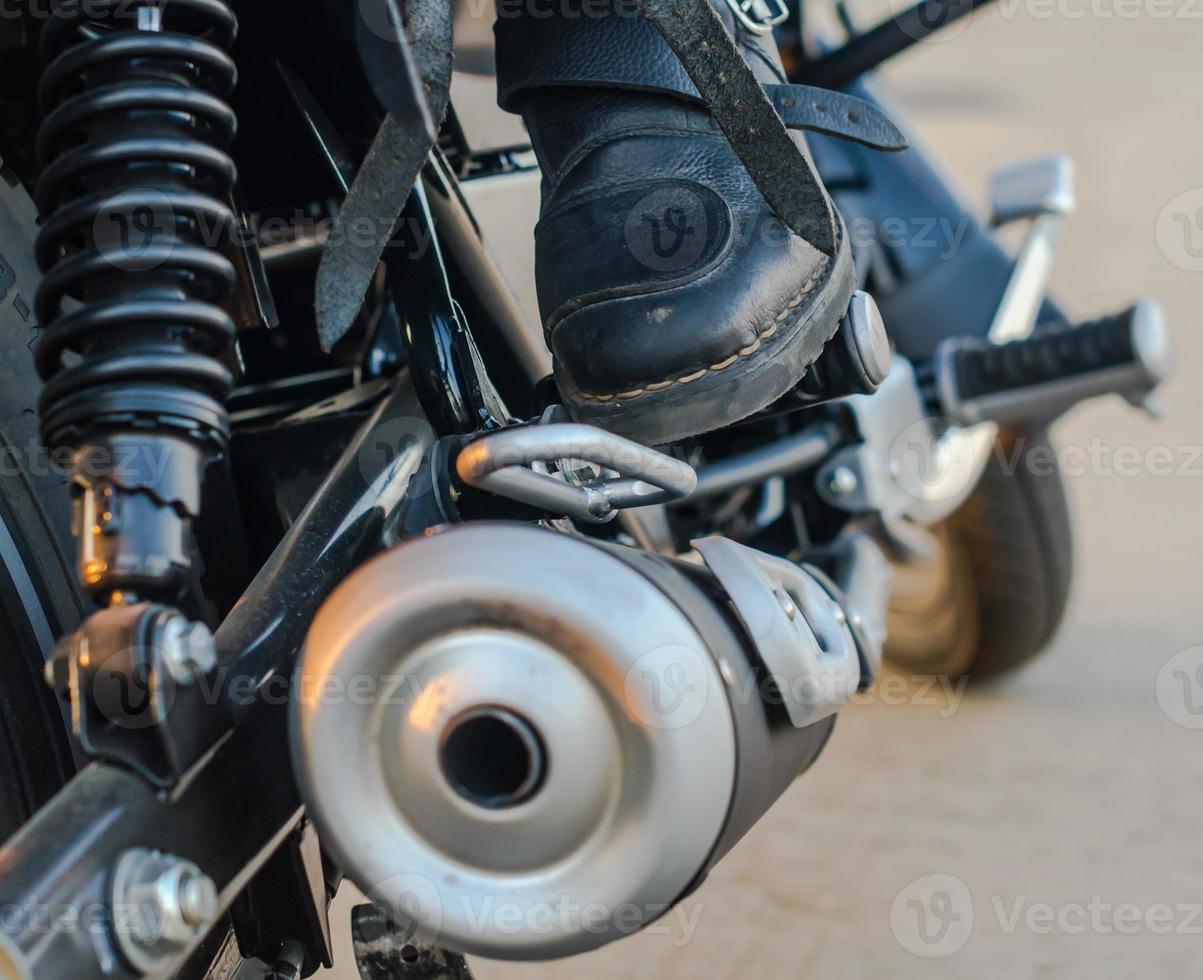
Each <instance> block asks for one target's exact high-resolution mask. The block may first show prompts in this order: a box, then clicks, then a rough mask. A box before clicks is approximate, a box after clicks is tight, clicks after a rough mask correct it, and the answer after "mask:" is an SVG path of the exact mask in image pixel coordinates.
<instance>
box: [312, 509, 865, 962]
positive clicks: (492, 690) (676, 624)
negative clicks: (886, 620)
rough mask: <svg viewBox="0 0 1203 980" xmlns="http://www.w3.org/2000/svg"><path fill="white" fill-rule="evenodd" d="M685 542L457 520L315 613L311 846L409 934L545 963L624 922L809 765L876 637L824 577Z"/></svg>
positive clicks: (737, 833) (744, 551) (371, 566)
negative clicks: (642, 541) (684, 546)
mask: <svg viewBox="0 0 1203 980" xmlns="http://www.w3.org/2000/svg"><path fill="white" fill-rule="evenodd" d="M695 548H696V551H697V556H698V558H699V559H700V560H699V561H698V562H697V564H693V563H689V562H683V561H674V560H670V559H665V558H661V557H658V556H655V555H651V554H648V553H646V552H642V551H635V550H632V549H626V548H619V547H616V546H612V545H606V544H598V543H596V542H592V541H589V540H587V539H584V538H579V537H573V536H568V535H564V534H560V533H556V532H552V531H548V530H543V529H539V528H536V527H533V526H522V525H508V524H486V523H482V524H470V525H466V526H463V527H458V528H455V529H452V530H449V531H446V532H443V533H439V534H435V535H432V536H428V537H425V538H422V539H418V540H414V541H412V542H409V543H406V544H403V545H401V546H399V547H397V548H395V549H394V550H392V551H390V552H388V553H386V554H384V555H381V556H379V557H377V558H375V559H374V560H372V561H370V562H368V563H367V564H366V565H364V566H363V567H361V568H360V569H359V570H357V571H356V572H355V573H354V574H352V575H351V576H350V577H349V578H348V579H347V580H346V581H345V582H344V583H343V584H342V585H341V586H340V587H339V588H338V589H337V590H336V591H335V592H334V593H333V595H331V597H330V598H329V599H328V600H327V602H326V603H325V604H324V605H323V606H322V608H321V610H320V611H319V613H318V615H317V617H316V619H315V620H314V622H313V625H312V627H311V629H310V631H309V635H308V639H307V641H306V647H305V651H304V656H303V658H302V662H301V665H300V668H299V673H298V676H297V679H296V687H295V690H296V692H297V696H296V698H295V700H294V715H293V746H294V758H295V763H296V768H297V772H298V778H299V781H300V784H301V786H302V790H303V792H304V794H305V797H306V802H307V803H308V805H309V809H310V812H311V813H312V815H313V818H314V820H315V821H316V823H317V826H318V828H319V830H320V833H321V838H322V841H323V844H324V845H325V846H326V848H327V849H328V851H329V852H330V853H331V854H332V856H333V857H334V858H335V859H336V861H337V862H338V863H339V864H340V866H341V868H342V869H343V870H344V871H345V873H346V874H347V875H348V876H349V877H350V878H351V879H352V880H353V881H354V882H355V883H356V884H357V885H358V886H359V887H360V888H361V889H363V891H364V892H365V893H366V894H368V895H369V896H370V897H371V898H372V899H374V900H376V901H379V902H382V903H383V904H385V905H387V906H389V907H391V909H392V910H393V911H394V913H395V914H396V915H397V916H398V917H399V918H400V919H401V920H403V921H405V922H408V923H410V924H412V925H413V926H414V928H415V930H416V935H417V936H418V938H420V939H422V940H424V941H427V942H434V943H438V944H440V945H443V946H447V947H449V948H453V949H456V950H460V951H463V952H469V953H476V954H479V955H482V956H488V957H494V958H505V959H547V958H552V957H557V956H565V955H569V954H573V953H579V952H583V951H585V950H588V949H591V948H594V947H596V946H600V945H602V944H604V943H606V942H609V941H611V940H613V939H616V938H618V937H620V936H622V935H625V934H627V933H630V932H633V931H635V930H637V929H638V928H641V927H642V926H643V925H646V924H647V923H648V922H650V921H651V920H652V919H654V918H656V917H657V916H658V915H659V914H661V913H662V912H663V911H664V910H666V909H667V908H668V907H669V906H671V905H672V904H673V903H674V902H675V901H676V900H677V899H678V898H680V897H681V896H682V895H683V894H685V893H687V892H688V891H689V890H690V888H691V887H693V886H694V885H695V884H696V883H697V882H698V880H699V879H700V878H701V876H702V875H703V874H705V872H706V871H707V870H708V869H709V868H710V866H711V865H713V864H714V862H715V861H717V860H718V858H719V857H721V856H722V855H723V854H724V853H726V851H727V850H729V849H730V847H731V846H732V845H733V844H734V843H735V842H736V841H737V840H738V839H739V838H740V837H741V836H743V834H744V833H745V832H746V831H747V830H748V829H749V828H750V827H751V826H752V825H753V824H754V823H755V822H756V820H758V819H759V818H760V816H761V815H762V814H763V813H764V811H765V810H767V809H768V807H769V805H770V804H772V802H773V801H774V800H776V798H777V797H778V796H779V795H780V793H781V792H782V791H783V790H784V789H785V788H786V786H788V785H789V783H790V782H791V781H792V780H793V779H794V777H795V776H797V775H798V774H799V773H800V772H802V771H803V770H804V769H806V768H807V767H808V766H809V765H810V764H811V763H812V762H813V761H814V759H815V758H816V757H817V755H818V753H819V750H820V749H821V748H822V746H823V743H824V742H825V741H826V739H827V736H828V734H829V732H830V729H831V725H832V723H833V718H832V715H833V714H834V712H835V710H836V709H837V708H838V706H839V705H840V704H842V703H843V701H845V700H846V699H847V698H848V697H849V696H850V695H851V694H852V693H853V692H854V691H855V690H856V689H857V688H858V686H859V685H860V684H861V683H862V681H863V680H864V678H865V677H866V675H867V673H868V672H869V670H870V669H871V667H872V665H873V661H874V659H875V653H874V652H873V650H872V649H871V648H872V647H873V646H874V642H873V641H872V640H870V639H868V637H870V636H872V635H873V630H872V629H870V628H868V627H867V626H863V614H860V615H858V614H856V613H854V612H853V611H851V610H848V609H847V608H845V605H846V601H847V600H846V599H845V597H844V596H843V594H842V593H841V592H840V590H839V589H837V588H835V587H834V586H833V585H831V583H830V582H828V581H826V580H825V579H824V577H823V576H822V575H821V573H818V572H816V571H814V570H807V569H804V568H800V567H799V566H797V565H794V564H792V563H790V562H786V561H783V560H781V559H775V558H770V557H769V556H766V555H762V554H760V553H758V552H754V551H752V550H751V549H748V548H745V547H743V546H741V545H737V544H734V543H733V542H730V541H727V540H725V539H720V538H710V539H706V540H703V541H701V542H698V543H697V544H696V545H695ZM858 624H861V625H858Z"/></svg>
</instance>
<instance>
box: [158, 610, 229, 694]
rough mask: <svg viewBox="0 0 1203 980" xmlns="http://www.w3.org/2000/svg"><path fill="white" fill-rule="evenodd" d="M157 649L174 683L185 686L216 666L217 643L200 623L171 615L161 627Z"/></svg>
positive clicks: (177, 615) (207, 628) (207, 629)
mask: <svg viewBox="0 0 1203 980" xmlns="http://www.w3.org/2000/svg"><path fill="white" fill-rule="evenodd" d="M159 650H160V654H161V656H162V660H163V664H164V665H165V666H166V668H167V670H168V672H169V673H170V674H171V678H172V680H174V681H175V682H176V683H177V684H183V685H188V684H191V683H192V682H193V681H195V680H196V678H198V677H203V676H204V675H205V674H207V673H209V671H211V670H212V669H213V668H214V667H216V666H217V645H216V643H215V642H214V640H213V634H212V633H211V632H209V627H207V626H206V625H205V624H204V623H190V622H188V620H187V619H185V618H184V617H183V616H181V615H179V614H178V613H177V614H173V615H172V616H171V617H170V618H169V619H168V620H167V621H166V623H164V624H163V626H162V627H161V633H160V637H159Z"/></svg>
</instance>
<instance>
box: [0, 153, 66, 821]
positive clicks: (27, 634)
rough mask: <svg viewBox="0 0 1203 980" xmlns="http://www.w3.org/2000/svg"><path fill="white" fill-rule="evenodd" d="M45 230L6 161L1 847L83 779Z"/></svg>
mask: <svg viewBox="0 0 1203 980" xmlns="http://www.w3.org/2000/svg"><path fill="white" fill-rule="evenodd" d="M35 231H36V219H35V212H34V206H33V202H32V201H31V200H30V198H29V195H28V194H27V193H26V192H25V190H24V189H23V188H22V187H21V185H20V183H19V182H18V181H17V178H16V176H15V175H14V174H13V173H12V172H11V171H9V170H7V169H6V168H5V167H4V166H3V163H2V161H0V839H7V838H8V837H9V836H10V835H11V834H12V833H13V831H15V830H16V829H17V828H18V827H19V826H20V825H21V824H22V823H23V822H24V821H25V820H27V819H28V818H29V816H30V815H31V814H32V813H33V812H34V810H36V809H37V807H39V806H40V805H41V804H42V803H44V802H45V801H46V800H48V799H49V798H50V797H51V796H52V795H53V794H54V793H55V792H57V790H58V789H59V787H61V786H62V784H63V783H64V782H65V781H66V780H67V779H68V778H69V777H70V775H71V773H72V772H73V771H74V768H75V761H74V759H73V757H72V753H71V749H70V742H69V738H68V728H67V719H66V717H65V712H64V709H63V706H62V705H61V704H60V703H59V701H58V699H57V698H56V697H55V696H54V694H53V692H51V690H50V689H49V688H48V687H47V686H46V683H45V681H44V680H43V676H42V675H43V666H44V663H45V658H46V656H47V655H48V654H49V652H50V648H51V646H52V643H53V641H54V640H55V639H57V638H58V637H59V636H62V635H63V634H64V633H68V632H70V631H71V630H74V629H75V627H76V626H77V625H78V624H79V621H80V619H81V617H82V615H83V613H84V601H83V599H82V598H81V596H80V594H79V592H78V590H77V589H76V588H75V586H74V581H75V576H74V575H73V574H72V567H71V563H70V560H69V559H68V557H67V556H68V555H71V554H72V553H73V550H74V549H73V547H72V541H71V513H70V500H69V495H68V492H67V488H66V486H65V480H64V478H63V476H62V475H61V474H60V473H59V472H57V471H55V470H54V469H53V467H52V466H51V460H50V458H49V456H48V455H47V454H46V453H45V452H44V451H43V450H42V448H41V440H40V437H39V434H38V423H37V411H36V405H37V398H38V393H39V391H40V390H41V382H40V381H39V379H38V377H37V375H36V373H35V371H34V365H33V357H32V355H31V351H30V348H31V345H32V342H33V340H34V325H33V312H32V307H33V292H34V288H35V287H36V285H37V281H38V271H37V268H36V266H35V265H34V262H33V239H34V234H35Z"/></svg>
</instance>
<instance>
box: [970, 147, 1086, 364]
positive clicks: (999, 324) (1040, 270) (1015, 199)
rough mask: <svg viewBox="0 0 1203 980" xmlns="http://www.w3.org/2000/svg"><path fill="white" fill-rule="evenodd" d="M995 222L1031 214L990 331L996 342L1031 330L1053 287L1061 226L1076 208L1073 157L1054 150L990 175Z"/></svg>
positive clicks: (1012, 219)
mask: <svg viewBox="0 0 1203 980" xmlns="http://www.w3.org/2000/svg"><path fill="white" fill-rule="evenodd" d="M990 202H991V215H990V223H991V224H992V225H993V226H994V227H996V228H998V227H1002V226H1003V225H1007V224H1011V223H1012V222H1015V221H1019V220H1023V219H1030V220H1031V227H1030V228H1029V229H1028V235H1027V238H1026V239H1025V241H1024V243H1023V247H1022V248H1021V249H1020V252H1019V256H1018V257H1017V258H1016V260H1015V265H1014V267H1013V269H1012V271H1011V278H1010V279H1009V280H1008V282H1007V288H1006V291H1005V292H1004V293H1003V296H1002V299H1001V300H1000V301H999V304H998V310H997V311H996V312H995V314H994V320H993V321H992V322H991V324H990V330H989V332H988V334H987V336H988V337H989V338H990V339H991V340H992V341H994V342H995V343H996V344H1001V343H1003V342H1005V341H1008V340H1018V339H1021V338H1023V337H1027V336H1029V335H1030V334H1031V332H1032V329H1033V328H1034V327H1035V325H1036V320H1037V318H1038V317H1039V315H1040V307H1041V306H1042V305H1043V303H1044V297H1045V293H1046V292H1047V291H1048V281H1049V277H1050V275H1051V274H1052V270H1053V261H1054V259H1055V258H1056V249H1057V242H1058V241H1059V240H1060V237H1061V225H1062V223H1063V221H1064V219H1065V217H1066V216H1067V215H1069V214H1072V213H1073V210H1074V187H1073V161H1072V160H1070V158H1069V157H1067V156H1062V155H1054V156H1047V157H1038V158H1036V159H1033V160H1024V161H1023V162H1021V163H1017V164H1012V165H1011V166H1008V167H1003V168H1000V169H999V170H996V171H995V172H994V173H993V174H991V177H990Z"/></svg>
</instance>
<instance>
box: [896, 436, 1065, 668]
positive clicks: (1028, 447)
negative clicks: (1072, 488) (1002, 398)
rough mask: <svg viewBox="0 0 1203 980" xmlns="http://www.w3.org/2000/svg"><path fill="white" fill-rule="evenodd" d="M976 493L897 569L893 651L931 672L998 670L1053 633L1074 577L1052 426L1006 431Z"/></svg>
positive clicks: (1028, 655) (1022, 659) (1030, 653)
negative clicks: (918, 555) (926, 550)
mask: <svg viewBox="0 0 1203 980" xmlns="http://www.w3.org/2000/svg"><path fill="white" fill-rule="evenodd" d="M996 450H997V451H996V452H995V453H994V454H993V456H992V457H991V461H990V465H989V466H988V467H987V469H986V472H985V474H984V475H983V477H982V480H981V483H980V484H979V485H978V487H977V488H976V489H975V491H974V492H973V494H972V496H970V497H969V499H968V500H967V501H966V502H965V503H964V504H963V505H962V506H961V508H960V509H959V510H958V511H957V512H956V513H955V514H953V515H952V517H950V518H949V519H948V520H947V521H946V522H944V523H943V524H942V525H940V526H939V527H937V528H935V529H934V530H933V541H934V543H935V547H934V549H933V553H932V555H931V556H929V557H926V558H923V559H920V560H918V561H915V562H913V563H910V564H908V565H905V566H899V567H898V568H897V569H896V581H895V588H894V594H893V596H892V597H891V605H890V611H889V622H888V630H889V634H888V637H887V640H886V656H887V657H889V658H890V660H891V661H892V662H893V663H894V665H895V666H896V667H899V668H902V669H906V670H912V671H919V672H923V673H930V674H946V675H949V676H953V677H956V676H961V675H964V674H968V675H971V676H973V677H991V676H996V675H999V674H1004V673H1006V672H1008V671H1011V670H1014V669H1016V668H1017V667H1019V666H1021V665H1022V664H1025V663H1027V662H1028V661H1030V660H1031V659H1032V658H1034V657H1035V656H1036V655H1037V654H1038V653H1040V651H1041V650H1043V649H1044V648H1045V647H1046V646H1047V645H1048V642H1049V640H1051V639H1052V636H1053V634H1054V633H1055V632H1056V629H1057V626H1058V625H1059V624H1060V622H1061V618H1062V616H1063V614H1064V612H1065V606H1066V604H1067V602H1068V599H1069V589H1070V583H1071V580H1072V571H1073V558H1072V537H1071V532H1070V522H1069V506H1068V502H1067V500H1066V497H1065V487H1064V484H1063V483H1062V481H1061V474H1060V473H1059V472H1058V470H1057V468H1056V466H1055V463H1054V462H1053V461H1054V460H1055V454H1054V453H1053V451H1052V447H1051V445H1050V443H1049V439H1048V431H1047V429H1046V428H1044V427H1033V428H1028V429H1009V430H1004V431H1003V432H1002V433H1000V435H999V438H998V441H997V442H996Z"/></svg>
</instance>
